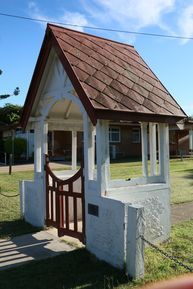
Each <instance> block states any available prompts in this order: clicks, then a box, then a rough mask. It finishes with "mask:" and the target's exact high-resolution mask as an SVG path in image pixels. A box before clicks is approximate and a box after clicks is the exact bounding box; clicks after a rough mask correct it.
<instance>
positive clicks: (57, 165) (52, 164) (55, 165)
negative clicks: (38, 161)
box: [0, 162, 68, 173]
mask: <svg viewBox="0 0 193 289" xmlns="http://www.w3.org/2000/svg"><path fill="white" fill-rule="evenodd" d="M50 167H51V168H52V169H64V167H68V165H66V164H64V163H58V162H50ZM33 170H34V164H24V165H13V166H12V172H24V171H33ZM8 172H9V166H0V173H8Z"/></svg>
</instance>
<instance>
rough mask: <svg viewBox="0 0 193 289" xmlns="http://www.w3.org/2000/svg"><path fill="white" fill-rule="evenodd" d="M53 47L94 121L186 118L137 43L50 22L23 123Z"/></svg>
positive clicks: (173, 119) (25, 108) (165, 120)
mask: <svg viewBox="0 0 193 289" xmlns="http://www.w3.org/2000/svg"><path fill="white" fill-rule="evenodd" d="M53 46H54V47H55V49H56V52H57V53H58V56H59V58H60V60H61V62H62V64H63V66H64V69H65V70H66V72H67V74H68V76H69V78H70V80H71V82H72V84H73V86H74V88H75V90H76V92H77V95H78V97H79V98H80V100H81V101H82V103H83V105H84V106H85V108H86V110H87V112H88V114H89V116H90V118H91V120H92V121H93V123H96V120H97V118H100V119H109V120H139V121H140V120H141V121H155V122H175V121H177V120H179V119H182V118H184V117H186V114H185V113H184V111H183V110H182V109H181V107H180V106H179V105H178V103H177V102H176V101H175V99H174V98H173V97H172V96H171V94H170V93H169V92H168V90H167V89H166V88H165V87H164V86H163V84H162V83H161V82H160V81H159V79H158V78H157V77H156V75H155V74H154V73H153V72H152V71H151V69H150V68H149V67H148V65H147V64H146V63H145V62H144V60H143V59H142V58H141V56H140V55H139V54H138V52H137V51H136V50H135V48H134V47H133V46H131V45H128V44H123V43H119V42H115V41H112V40H109V39H104V38H100V37H97V36H94V35H90V34H86V33H81V32H77V31H74V30H70V29H67V28H63V27H59V26H55V25H50V24H49V25H48V27H47V31H46V36H45V39H44V43H43V45H42V49H41V52H40V56H39V59H38V62H37V66H36V69H35V72H34V76H33V79H32V82H31V86H30V89H29V92H28V96H27V99H26V103H25V106H24V114H23V124H25V123H26V121H27V118H28V117H29V114H30V111H31V108H32V105H33V102H34V95H35V92H36V91H37V89H38V85H39V83H40V81H41V76H42V73H43V69H44V68H45V63H46V59H47V57H48V54H49V51H50V47H53Z"/></svg>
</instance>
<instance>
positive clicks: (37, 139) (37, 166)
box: [34, 122, 42, 177]
mask: <svg viewBox="0 0 193 289" xmlns="http://www.w3.org/2000/svg"><path fill="white" fill-rule="evenodd" d="M41 138H42V132H41V129H40V123H39V122H35V128H34V171H35V177H36V174H37V173H39V172H41Z"/></svg>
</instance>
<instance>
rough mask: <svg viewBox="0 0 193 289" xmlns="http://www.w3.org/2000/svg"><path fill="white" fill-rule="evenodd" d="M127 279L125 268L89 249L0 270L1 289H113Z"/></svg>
mask: <svg viewBox="0 0 193 289" xmlns="http://www.w3.org/2000/svg"><path fill="white" fill-rule="evenodd" d="M10 276H11V278H10ZM127 282H128V279H127V277H126V276H125V274H124V273H123V272H122V271H120V270H117V269H115V268H113V267H111V266H110V265H108V264H106V263H105V262H101V261H98V260H97V259H96V258H95V257H94V256H93V255H91V254H90V253H88V252H87V251H86V249H77V250H75V251H71V252H68V253H64V254H62V255H59V256H57V257H53V258H49V259H46V260H43V261H36V262H34V261H32V262H31V263H29V264H26V265H25V266H24V265H22V266H19V267H17V268H12V269H8V270H5V271H1V272H0V288H7V289H12V288H14V289H17V288H18V289H23V288H25V289H26V288H28V289H32V288H33V289H35V288H36V289H40V288H41V289H64V288H65V289H68V288H97V289H100V288H109V289H110V288H113V287H119V285H121V284H125V283H127Z"/></svg>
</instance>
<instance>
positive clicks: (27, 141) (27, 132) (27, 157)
mask: <svg viewBox="0 0 193 289" xmlns="http://www.w3.org/2000/svg"><path fill="white" fill-rule="evenodd" d="M26 160H29V130H27V131H26Z"/></svg>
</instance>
